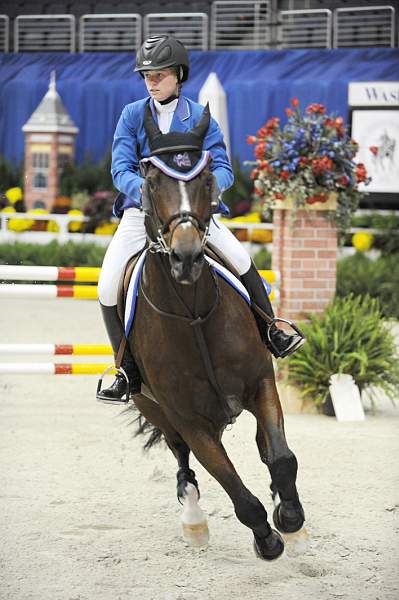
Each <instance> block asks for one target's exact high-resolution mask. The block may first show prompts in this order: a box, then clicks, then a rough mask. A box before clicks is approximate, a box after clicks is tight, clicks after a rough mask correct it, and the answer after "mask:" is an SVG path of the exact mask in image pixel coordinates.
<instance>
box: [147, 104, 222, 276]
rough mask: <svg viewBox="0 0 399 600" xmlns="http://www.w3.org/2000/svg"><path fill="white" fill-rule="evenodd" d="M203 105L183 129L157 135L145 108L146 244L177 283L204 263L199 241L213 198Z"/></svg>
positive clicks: (204, 234) (206, 112) (214, 187)
mask: <svg viewBox="0 0 399 600" xmlns="http://www.w3.org/2000/svg"><path fill="white" fill-rule="evenodd" d="M209 119H210V115H209V109H208V108H206V109H205V110H204V114H203V116H202V118H201V120H200V122H199V123H198V125H197V126H196V127H195V128H194V129H192V130H191V131H189V132H187V133H180V132H171V133H167V134H162V133H161V132H160V130H159V128H158V126H157V125H156V123H155V122H154V119H153V117H152V114H151V110H150V108H149V107H148V109H147V113H146V117H145V128H146V132H147V135H148V139H149V145H150V149H151V157H150V158H149V159H145V160H144V161H143V162H142V166H143V172H144V175H145V181H144V186H143V198H142V203H143V209H144V211H145V213H146V228H147V233H148V236H149V238H150V239H151V241H152V244H151V246H150V249H152V250H153V251H157V252H163V253H167V254H168V255H169V260H170V265H171V272H172V275H173V277H174V278H175V279H176V281H177V282H178V283H182V284H192V283H194V282H195V281H197V279H198V278H199V276H200V274H201V270H202V266H203V263H204V245H205V242H206V238H207V232H208V227H209V222H210V219H211V215H212V211H213V209H214V207H215V206H217V202H218V197H217V196H218V190H217V184H216V180H215V177H214V175H213V174H212V173H211V171H210V169H209V161H210V156H209V153H208V152H203V151H202V144H203V139H204V137H205V134H206V131H207V129H208V126H209Z"/></svg>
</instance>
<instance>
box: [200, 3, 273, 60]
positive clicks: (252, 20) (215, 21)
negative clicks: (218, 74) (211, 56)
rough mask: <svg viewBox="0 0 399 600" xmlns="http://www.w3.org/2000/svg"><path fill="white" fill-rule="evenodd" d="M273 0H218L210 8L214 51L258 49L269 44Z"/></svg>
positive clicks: (212, 48) (211, 45)
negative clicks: (248, 0)
mask: <svg viewBox="0 0 399 600" xmlns="http://www.w3.org/2000/svg"><path fill="white" fill-rule="evenodd" d="M270 21H271V1H270V0H263V1H259V2H257V1H251V2H245V1H243V2H237V1H236V0H232V1H231V2H229V1H227V0H217V1H216V2H213V3H212V7H211V44H210V48H211V50H255V49H258V48H268V47H269V45H270V27H269V23H270Z"/></svg>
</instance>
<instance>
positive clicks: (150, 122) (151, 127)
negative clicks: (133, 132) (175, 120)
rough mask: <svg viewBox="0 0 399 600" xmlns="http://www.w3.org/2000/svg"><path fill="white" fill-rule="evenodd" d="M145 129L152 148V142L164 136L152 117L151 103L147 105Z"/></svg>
mask: <svg viewBox="0 0 399 600" xmlns="http://www.w3.org/2000/svg"><path fill="white" fill-rule="evenodd" d="M144 129H145V132H146V134H147V137H148V143H149V145H150V148H151V145H152V144H151V143H152V140H153V139H154V138H156V137H157V136H159V135H162V132H161V130H160V129H159V127H158V125H157V124H156V123H155V121H154V117H153V116H152V112H151V107H150V104H149V103H148V104H147V106H146V109H145V113H144Z"/></svg>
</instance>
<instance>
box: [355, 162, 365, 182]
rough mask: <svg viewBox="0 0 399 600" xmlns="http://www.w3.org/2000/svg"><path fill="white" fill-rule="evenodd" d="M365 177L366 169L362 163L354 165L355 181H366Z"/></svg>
mask: <svg viewBox="0 0 399 600" xmlns="http://www.w3.org/2000/svg"><path fill="white" fill-rule="evenodd" d="M366 179H367V171H366V167H365V166H364V164H363V163H359V164H358V165H356V181H357V182H358V183H361V182H362V181H366Z"/></svg>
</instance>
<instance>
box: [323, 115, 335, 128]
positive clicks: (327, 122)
mask: <svg viewBox="0 0 399 600" xmlns="http://www.w3.org/2000/svg"><path fill="white" fill-rule="evenodd" d="M334 122H335V121H334V119H330V117H327V118H326V119H324V125H325V126H326V127H334Z"/></svg>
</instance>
